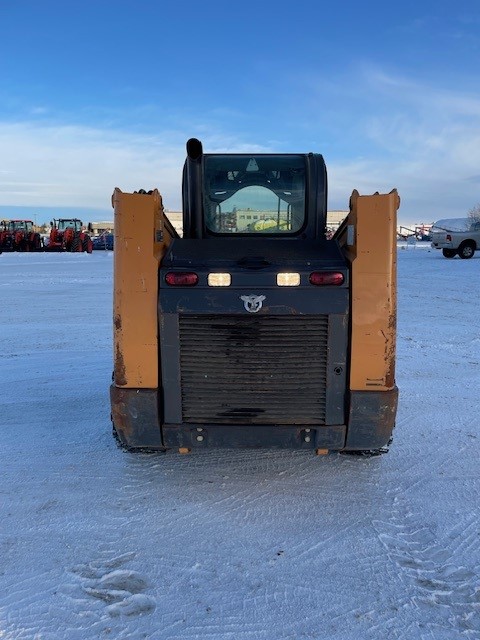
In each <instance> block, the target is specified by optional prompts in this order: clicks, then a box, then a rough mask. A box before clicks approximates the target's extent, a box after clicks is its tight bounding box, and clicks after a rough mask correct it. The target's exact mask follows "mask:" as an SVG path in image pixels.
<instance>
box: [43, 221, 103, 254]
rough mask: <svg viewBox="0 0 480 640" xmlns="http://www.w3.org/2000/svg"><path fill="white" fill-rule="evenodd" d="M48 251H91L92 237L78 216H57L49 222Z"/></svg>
mask: <svg viewBox="0 0 480 640" xmlns="http://www.w3.org/2000/svg"><path fill="white" fill-rule="evenodd" d="M50 225H51V227H52V229H51V231H50V239H49V242H48V246H47V247H46V248H47V250H48V251H71V252H76V251H86V252H87V253H92V250H93V245H92V239H91V238H90V236H89V235H88V233H86V232H85V230H84V229H83V223H82V221H81V220H79V219H78V218H59V219H58V220H55V219H54V220H53V222H51V223H50Z"/></svg>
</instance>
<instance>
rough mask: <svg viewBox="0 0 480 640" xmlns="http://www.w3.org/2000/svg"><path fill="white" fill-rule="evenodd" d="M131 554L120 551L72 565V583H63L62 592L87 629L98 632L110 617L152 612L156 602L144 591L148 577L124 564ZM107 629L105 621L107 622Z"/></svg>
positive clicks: (131, 556)
mask: <svg viewBox="0 0 480 640" xmlns="http://www.w3.org/2000/svg"><path fill="white" fill-rule="evenodd" d="M135 555H136V554H135V553H134V552H130V553H124V554H121V555H118V556H115V557H113V558H110V559H100V560H94V561H90V562H86V563H82V564H78V565H76V566H74V567H73V568H72V569H71V571H70V574H71V575H72V576H73V577H74V580H73V583H68V584H65V585H64V589H63V592H64V595H65V597H66V598H67V600H69V601H70V604H71V605H73V606H72V609H73V611H74V612H75V615H76V617H77V619H78V620H79V621H82V624H84V622H85V620H86V619H88V631H89V632H92V631H100V627H101V626H102V625H103V626H105V621H106V620H107V621H108V620H109V619H110V620H111V619H112V618H120V617H121V618H135V617H137V616H140V615H144V614H148V613H152V612H153V611H154V610H155V608H156V602H155V600H154V599H153V598H152V597H151V596H148V595H146V594H145V593H144V591H146V590H147V589H148V588H149V586H150V585H149V582H148V580H147V579H146V578H145V577H144V576H143V575H142V574H141V573H139V572H138V571H133V570H130V569H126V568H125V565H127V563H129V562H130V561H131V560H133V559H134V558H135ZM107 628H108V623H107Z"/></svg>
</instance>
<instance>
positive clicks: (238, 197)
mask: <svg viewBox="0 0 480 640" xmlns="http://www.w3.org/2000/svg"><path fill="white" fill-rule="evenodd" d="M204 185H205V189H204V212H205V223H206V226H207V228H208V230H209V231H211V232H213V233H218V234H232V233H239V234H252V235H257V234H281V235H295V234H296V233H298V232H299V231H300V230H301V229H302V228H303V226H304V224H305V160H304V158H303V156H300V155H298V156H297V155H283V156H275V155H258V156H240V155H238V156H236V155H228V156H227V155H225V156H221V155H218V156H217V155H216V156H210V157H209V156H206V157H205V160H204Z"/></svg>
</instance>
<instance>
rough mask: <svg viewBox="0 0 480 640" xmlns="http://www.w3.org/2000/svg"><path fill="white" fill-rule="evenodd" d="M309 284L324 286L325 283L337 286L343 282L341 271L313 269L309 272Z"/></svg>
mask: <svg viewBox="0 0 480 640" xmlns="http://www.w3.org/2000/svg"><path fill="white" fill-rule="evenodd" d="M309 280H310V284H314V285H315V286H316V287H324V286H327V285H334V286H339V285H341V284H343V283H344V281H345V278H344V276H343V273H340V272H339V271H314V272H313V273H311V274H310V278H309Z"/></svg>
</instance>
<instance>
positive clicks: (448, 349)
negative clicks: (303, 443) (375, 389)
mask: <svg viewBox="0 0 480 640" xmlns="http://www.w3.org/2000/svg"><path fill="white" fill-rule="evenodd" d="M420 245H422V246H420ZM112 256H113V254H112V253H110V252H94V253H93V254H92V255H86V254H49V253H39V254H20V253H14V254H5V253H4V254H3V255H1V256H0V272H1V278H0V295H1V301H2V303H1V310H0V367H1V369H0V373H1V381H2V402H1V407H2V409H1V429H0V438H1V445H0V446H1V448H0V456H1V472H2V483H1V488H0V492H1V527H0V545H1V546H0V638H1V639H2V640H3V639H7V640H13V639H28V640H32V639H41V640H53V639H64V638H65V639H68V640H90V639H98V638H115V639H117V638H118V639H122V638H132V639H135V640H136V639H140V638H153V639H157V638H158V639H162V640H163V639H165V640H170V639H171V640H174V639H182V640H194V639H200V638H201V639H208V640H226V639H229V640H284V639H285V640H286V639H295V640H300V639H302V638H305V639H327V638H328V639H329V640H350V639H351V640H363V639H367V640H385V639H386V638H389V639H404V640H415V639H417V638H418V639H421V640H458V639H459V638H466V639H478V638H480V530H479V524H478V523H479V521H480V506H479V505H480V501H479V491H480V465H479V458H480V456H479V454H480V429H479V422H480V420H479V403H478V398H479V389H480V374H479V372H480V329H479V326H480V324H479V318H480V296H479V283H480V254H477V255H476V256H475V257H474V258H473V259H471V260H460V259H459V258H454V259H451V260H446V259H444V258H443V257H442V255H441V252H439V251H435V250H432V249H430V248H429V247H428V245H426V244H425V243H419V244H418V245H417V246H412V245H408V246H403V247H399V249H398V292H399V303H398V311H399V314H398V358H397V383H398V386H399V388H400V406H399V411H398V419H397V428H396V430H395V437H394V442H393V445H392V447H391V450H390V452H389V453H388V454H387V455H383V456H379V457H374V458H361V457H352V456H345V455H339V454H331V455H328V456H315V455H313V454H312V453H309V452H306V451H289V450H281V451H278V450H255V451H250V450H248V451H246V450H200V451H195V452H194V453H193V454H191V455H188V456H182V455H179V454H178V453H176V452H169V453H167V454H165V455H163V454H145V453H143V454H142V453H140V454H139V453H136V454H133V453H126V452H124V451H123V450H121V449H120V448H118V447H117V445H116V443H115V441H114V439H113V438H112V435H111V425H110V407H109V396H108V389H109V384H110V379H111V370H112V355H111V351H112V349H111V342H112V340H111V316H112V311H111V308H112V268H113V259H112Z"/></svg>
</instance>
